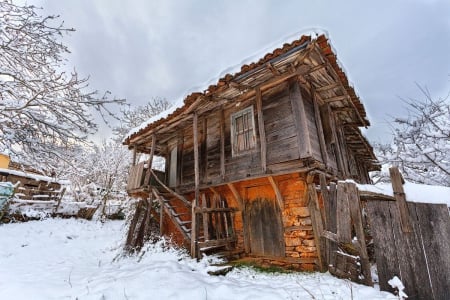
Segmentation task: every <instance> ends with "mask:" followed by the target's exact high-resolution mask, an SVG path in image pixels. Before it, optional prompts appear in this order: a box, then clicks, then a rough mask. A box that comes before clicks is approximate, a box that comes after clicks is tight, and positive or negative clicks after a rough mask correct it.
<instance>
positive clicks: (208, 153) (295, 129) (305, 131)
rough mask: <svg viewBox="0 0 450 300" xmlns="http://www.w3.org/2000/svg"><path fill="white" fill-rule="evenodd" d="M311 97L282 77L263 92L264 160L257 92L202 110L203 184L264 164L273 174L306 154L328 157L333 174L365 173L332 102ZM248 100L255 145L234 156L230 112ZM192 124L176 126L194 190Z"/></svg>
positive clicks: (259, 169) (186, 184)
mask: <svg viewBox="0 0 450 300" xmlns="http://www.w3.org/2000/svg"><path fill="white" fill-rule="evenodd" d="M313 101H317V100H314V99H313V96H312V94H311V91H310V90H308V89H307V88H306V87H305V86H304V85H302V84H300V83H299V82H298V81H297V80H293V81H289V82H284V83H281V84H279V85H277V86H276V87H274V88H272V89H269V90H267V91H264V92H263V93H262V97H261V103H262V123H260V124H264V133H265V144H266V158H265V160H264V158H263V157H261V143H260V142H261V141H260V129H259V128H258V123H259V122H258V118H259V117H260V116H258V109H257V105H256V96H253V97H252V98H249V99H246V100H243V101H241V102H233V101H230V102H229V103H227V104H223V105H222V106H220V107H217V108H216V109H215V110H213V111H210V112H208V113H205V114H203V115H200V116H199V118H198V125H197V128H198V139H199V171H200V184H201V185H202V186H206V185H218V184H221V183H226V182H230V181H237V180H243V179H246V178H250V177H255V176H260V175H264V174H265V170H267V171H266V172H269V173H271V174H277V172H279V171H281V170H282V171H283V172H286V171H289V170H296V169H299V168H300V167H302V166H303V164H302V159H305V158H307V159H314V160H315V161H318V162H322V163H324V165H326V166H327V167H328V170H330V171H331V172H333V173H334V174H335V175H340V176H342V177H345V178H347V177H348V176H351V177H352V178H354V179H357V180H358V179H360V178H362V179H364V178H367V175H366V174H365V169H364V168H361V167H359V166H358V164H359V162H358V161H356V160H355V158H354V157H353V156H352V155H353V154H352V153H351V152H350V151H349V150H348V149H347V146H346V144H345V141H344V137H343V135H342V130H341V128H339V126H340V124H339V123H338V122H337V120H336V116H335V115H334V113H333V112H332V111H331V110H330V108H329V106H328V104H326V103H325V104H323V103H322V105H321V106H320V108H315V104H314V102H313ZM316 105H318V104H316ZM249 106H253V108H254V118H255V122H254V124H255V132H256V147H255V149H253V150H252V151H250V152H249V153H246V154H242V155H235V156H233V155H232V149H231V148H232V145H231V115H232V114H233V113H235V112H238V111H240V110H242V109H244V108H247V107H249ZM318 107H319V106H318ZM315 109H316V111H315ZM192 128H193V126H192V124H191V125H188V126H184V127H183V128H182V129H181V130H179V131H178V135H179V140H180V142H179V145H178V148H179V149H178V156H179V158H178V159H179V166H178V172H179V174H178V176H179V178H180V179H179V186H180V187H181V188H182V189H185V190H190V188H192V186H193V184H194V149H193V132H192ZM322 128H323V129H322ZM320 130H323V132H320ZM321 139H322V140H323V143H322V144H321V141H320V140H321ZM321 147H322V148H324V149H322V148H321ZM222 153H223V154H222ZM222 155H223V157H222V158H221V156H222ZM323 155H326V157H325V158H324V157H322V156H323ZM167 161H169V160H168V159H167ZM264 161H265V165H264V166H263V164H264Z"/></svg>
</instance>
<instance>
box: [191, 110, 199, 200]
mask: <svg viewBox="0 0 450 300" xmlns="http://www.w3.org/2000/svg"><path fill="white" fill-rule="evenodd" d="M192 125H193V126H192V127H193V131H194V183H195V206H198V204H199V186H200V168H199V155H198V116H197V113H196V112H194V122H193V124H192Z"/></svg>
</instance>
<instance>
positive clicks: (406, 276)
mask: <svg viewBox="0 0 450 300" xmlns="http://www.w3.org/2000/svg"><path fill="white" fill-rule="evenodd" d="M366 208H367V215H368V218H369V222H370V230H371V234H372V236H373V239H374V244H375V257H376V262H377V268H378V276H379V282H380V288H381V290H383V291H391V292H392V291H393V289H392V287H391V286H390V285H389V284H388V280H389V279H391V278H392V277H394V276H398V277H399V278H400V279H401V280H402V282H403V284H404V285H405V292H406V294H407V295H408V299H450V218H449V211H448V207H447V205H445V204H426V203H408V204H407V209H408V213H409V218H410V224H411V225H412V228H411V231H404V230H403V229H402V224H401V217H400V209H399V207H398V205H397V203H396V202H394V201H383V200H374V199H372V200H370V201H367V204H366Z"/></svg>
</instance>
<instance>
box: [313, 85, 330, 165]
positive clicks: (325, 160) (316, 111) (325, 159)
mask: <svg viewBox="0 0 450 300" xmlns="http://www.w3.org/2000/svg"><path fill="white" fill-rule="evenodd" d="M312 95H313V99H312V102H313V105H314V115H315V119H316V127H317V131H318V136H319V144H320V153H321V154H322V160H323V163H324V164H325V166H327V167H328V152H327V146H326V144H325V137H324V135H323V128H322V118H321V117H320V110H319V104H318V103H317V97H316V91H315V89H314V88H312Z"/></svg>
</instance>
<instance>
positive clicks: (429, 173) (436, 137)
mask: <svg viewBox="0 0 450 300" xmlns="http://www.w3.org/2000/svg"><path fill="white" fill-rule="evenodd" d="M418 87H419V89H420V91H421V92H422V94H423V95H424V99H423V100H416V99H406V100H404V101H405V103H406V105H407V108H408V116H407V117H406V118H395V119H394V123H393V135H394V142H393V144H392V145H376V146H375V149H376V152H377V155H378V157H379V159H380V161H381V162H382V163H387V164H391V165H397V166H398V167H399V168H400V170H401V171H402V173H403V175H404V177H405V178H407V179H409V180H410V181H413V182H418V183H424V184H438V185H445V186H450V104H449V101H448V99H449V96H448V95H447V96H446V97H445V98H440V99H437V100H434V99H433V98H432V97H431V95H430V92H429V91H428V90H427V89H426V88H423V87H421V86H419V85H418ZM377 175H378V176H379V177H383V176H382V174H381V176H380V174H377Z"/></svg>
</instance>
